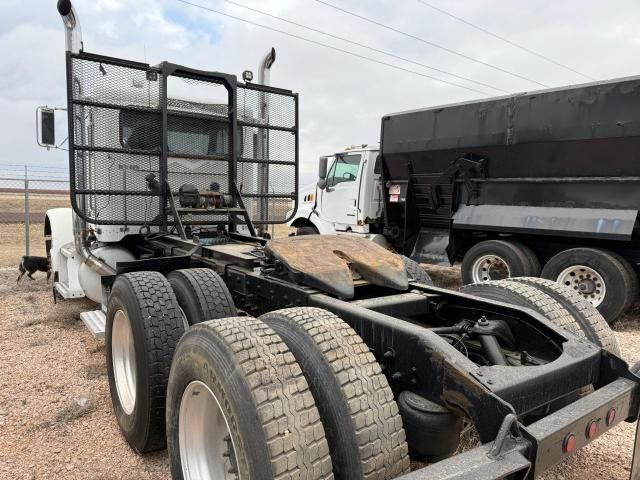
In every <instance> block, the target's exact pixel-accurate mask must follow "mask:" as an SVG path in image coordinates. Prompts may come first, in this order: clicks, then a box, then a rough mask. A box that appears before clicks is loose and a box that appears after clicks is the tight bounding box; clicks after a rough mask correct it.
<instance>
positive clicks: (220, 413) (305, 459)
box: [167, 317, 333, 480]
mask: <svg viewBox="0 0 640 480" xmlns="http://www.w3.org/2000/svg"><path fill="white" fill-rule="evenodd" d="M167 445H168V448H169V461H170V463H171V473H172V478H174V479H185V480H186V479H189V480H195V479H198V480H217V479H242V480H273V479H284V478H300V479H310V480H316V479H330V478H333V476H332V473H331V471H332V465H331V457H330V455H329V447H328V445H327V440H326V438H325V433H324V429H323V427H322V422H321V421H320V416H319V414H318V410H317V408H316V404H315V402H314V400H313V396H312V395H311V392H310V391H309V386H308V385H307V381H306V380H305V378H304V375H303V374H302V370H301V369H300V366H299V365H298V363H297V362H296V360H295V358H294V357H293V355H292V354H291V352H290V351H289V349H288V348H287V346H286V345H285V344H284V342H283V341H282V340H281V339H280V337H278V335H276V334H275V333H274V331H273V330H272V329H271V328H269V327H268V326H267V325H266V324H265V323H263V322H261V321H260V320H257V319H255V318H251V317H232V318H224V319H219V320H211V321H208V322H204V323H200V324H198V325H195V326H194V327H192V328H190V329H189V330H188V331H187V333H186V334H185V335H184V337H183V338H182V340H181V341H180V343H179V344H178V348H177V349H176V354H175V358H174V361H173V365H172V366H171V374H170V377H169V387H168V391H167Z"/></svg>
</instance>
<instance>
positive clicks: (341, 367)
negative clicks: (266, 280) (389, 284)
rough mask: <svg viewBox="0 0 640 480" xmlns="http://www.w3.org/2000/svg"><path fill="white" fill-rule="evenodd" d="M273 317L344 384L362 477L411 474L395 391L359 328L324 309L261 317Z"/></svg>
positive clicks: (379, 478)
mask: <svg viewBox="0 0 640 480" xmlns="http://www.w3.org/2000/svg"><path fill="white" fill-rule="evenodd" d="M425 273H426V272H425ZM270 315H281V316H285V317H286V318H287V319H288V320H289V321H290V322H291V324H292V325H294V326H297V327H298V328H300V329H302V330H304V331H305V332H306V333H307V334H308V335H309V336H310V337H311V338H312V339H313V341H314V342H315V344H316V345H317V346H318V348H319V349H320V351H321V352H323V354H324V357H325V359H326V361H327V362H328V363H329V365H330V367H331V369H332V370H333V373H334V374H335V376H336V378H337V379H338V382H339V383H340V384H341V389H342V392H343V393H344V397H345V400H346V403H347V405H348V408H349V411H350V414H351V418H352V421H353V427H354V429H355V432H356V439H357V443H358V449H359V452H360V458H361V462H362V471H363V478H364V479H367V480H373V479H376V480H383V479H392V478H395V477H396V476H398V475H400V474H402V473H407V472H408V471H409V456H408V447H407V443H406V437H405V432H404V429H403V427H402V418H401V417H400V414H399V411H398V406H397V404H396V402H395V400H394V397H393V392H392V391H391V388H390V387H389V384H388V382H387V379H386V377H385V376H384V374H383V373H382V369H381V368H380V365H379V364H378V362H377V361H376V359H375V357H374V356H373V354H372V353H371V352H370V351H369V347H368V346H367V345H366V344H365V343H364V342H363V341H362V339H361V338H360V336H359V335H358V334H357V333H356V332H355V330H353V329H352V328H351V327H350V326H349V325H348V324H347V323H345V322H344V321H343V320H342V319H340V318H339V317H337V316H336V315H334V314H333V313H330V312H328V311H326V310H323V309H320V308H314V307H296V308H289V309H284V310H278V311H275V312H271V313H267V314H265V315H263V316H262V317H261V318H264V319H265V321H266V322H267V323H268V321H269V316H270Z"/></svg>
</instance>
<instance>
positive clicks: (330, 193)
mask: <svg viewBox="0 0 640 480" xmlns="http://www.w3.org/2000/svg"><path fill="white" fill-rule="evenodd" d="M361 162H362V154H361V153H349V154H343V155H336V156H335V157H334V159H333V163H332V165H331V168H330V169H329V172H328V173H327V188H325V189H324V190H321V193H320V202H319V203H320V207H321V215H320V216H321V218H322V219H323V220H325V221H327V222H331V223H333V228H334V229H336V230H340V231H345V230H347V228H349V227H351V226H353V225H356V224H357V221H358V220H357V219H358V188H359V177H360V174H361V172H360V164H361Z"/></svg>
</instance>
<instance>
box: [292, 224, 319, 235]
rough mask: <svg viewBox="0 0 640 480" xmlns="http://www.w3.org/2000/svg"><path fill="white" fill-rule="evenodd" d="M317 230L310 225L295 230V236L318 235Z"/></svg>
mask: <svg viewBox="0 0 640 480" xmlns="http://www.w3.org/2000/svg"><path fill="white" fill-rule="evenodd" d="M319 234H320V232H319V231H318V229H317V228H316V227H314V226H312V225H309V226H306V227H300V228H296V236H299V235H319Z"/></svg>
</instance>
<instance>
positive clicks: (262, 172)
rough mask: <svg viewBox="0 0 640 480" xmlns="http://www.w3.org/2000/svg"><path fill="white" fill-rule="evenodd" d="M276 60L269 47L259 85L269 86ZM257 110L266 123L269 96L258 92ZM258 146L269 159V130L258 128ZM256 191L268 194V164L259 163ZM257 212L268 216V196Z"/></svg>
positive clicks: (261, 121) (267, 120)
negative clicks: (258, 103) (258, 102)
mask: <svg viewBox="0 0 640 480" xmlns="http://www.w3.org/2000/svg"><path fill="white" fill-rule="evenodd" d="M275 61H276V49H275V48H273V47H271V50H269V51H268V52H267V54H266V55H265V56H264V58H263V59H262V62H261V63H260V70H259V71H258V83H259V84H261V85H265V86H269V81H270V73H271V67H272V66H273V64H274V63H275ZM259 101H260V105H259V111H258V115H259V118H260V123H262V124H263V125H266V124H267V123H268V122H269V96H268V95H266V94H265V93H260V96H259ZM259 139H260V140H259V142H260V143H259V146H258V148H259V149H260V156H259V157H258V158H260V160H268V159H269V130H267V129H264V128H262V129H260V131H259ZM258 193H259V194H261V195H268V194H269V164H268V163H261V164H260V167H259V169H258ZM258 205H259V208H258V213H259V216H260V218H261V219H264V220H266V219H268V218H269V198H268V197H260V199H259V201H258ZM258 228H259V231H260V233H263V232H265V231H267V227H266V226H265V225H260V226H259V227H258Z"/></svg>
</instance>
